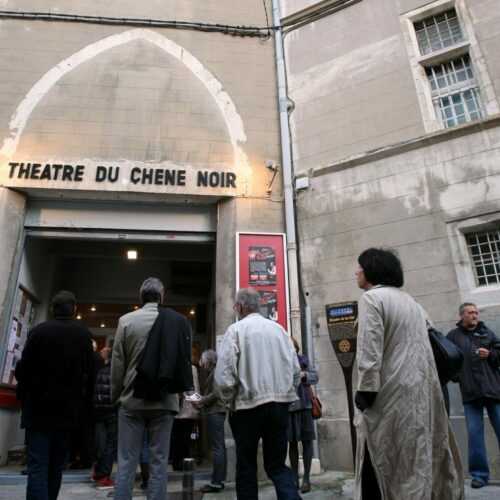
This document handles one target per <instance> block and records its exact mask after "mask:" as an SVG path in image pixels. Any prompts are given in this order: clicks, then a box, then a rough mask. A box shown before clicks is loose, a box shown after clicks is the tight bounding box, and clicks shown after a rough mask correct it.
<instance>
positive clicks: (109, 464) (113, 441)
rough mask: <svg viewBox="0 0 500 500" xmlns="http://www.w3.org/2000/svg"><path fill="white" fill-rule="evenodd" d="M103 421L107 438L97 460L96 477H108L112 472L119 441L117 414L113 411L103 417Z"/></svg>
mask: <svg viewBox="0 0 500 500" xmlns="http://www.w3.org/2000/svg"><path fill="white" fill-rule="evenodd" d="M101 423H102V425H103V426H104V428H105V429H106V438H105V441H104V446H103V449H102V452H101V454H100V456H99V459H98V461H97V467H96V479H101V478H103V477H108V476H109V475H110V474H111V471H112V470H113V462H114V460H115V455H116V447H117V441H118V420H117V418H116V414H114V413H113V414H111V415H107V416H106V417H103V418H102V420H101Z"/></svg>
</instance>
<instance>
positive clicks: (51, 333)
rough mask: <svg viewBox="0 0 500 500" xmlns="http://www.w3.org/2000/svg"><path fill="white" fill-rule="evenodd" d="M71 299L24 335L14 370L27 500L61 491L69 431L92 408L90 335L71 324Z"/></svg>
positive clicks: (65, 295) (62, 298)
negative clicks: (22, 430)
mask: <svg viewBox="0 0 500 500" xmlns="http://www.w3.org/2000/svg"><path fill="white" fill-rule="evenodd" d="M75 312H76V299H75V296H74V295H73V294H72V293H71V292H67V291H61V292H59V293H57V294H56V295H55V296H54V298H53V299H52V304H51V314H52V319H50V320H48V321H44V322H43V323H40V324H39V325H37V326H35V327H34V328H33V329H32V330H31V331H30V332H29V334H28V341H27V342H26V346H25V347H24V350H23V354H22V357H21V360H20V361H19V362H18V364H17V366H16V373H15V374H16V379H17V382H18V386H17V396H18V399H20V400H21V405H22V414H21V427H23V428H25V429H26V448H27V453H28V486H27V493H26V498H27V499H28V500H35V499H49V500H55V499H56V498H57V495H58V493H59V488H60V486H61V479H62V471H63V467H64V463H65V460H66V458H67V454H68V447H69V438H70V432H71V430H72V429H74V428H76V427H78V426H79V425H81V423H82V422H81V419H82V415H85V414H86V413H87V412H86V409H87V408H88V407H89V406H90V405H91V404H92V388H93V382H94V372H93V360H92V340H91V335H90V332H89V330H88V329H87V328H86V327H85V326H84V325H82V324H81V323H80V322H79V321H76V320H75V319H73V318H74V315H75Z"/></svg>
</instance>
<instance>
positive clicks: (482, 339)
mask: <svg viewBox="0 0 500 500" xmlns="http://www.w3.org/2000/svg"><path fill="white" fill-rule="evenodd" d="M459 314H460V321H459V322H458V323H457V328H455V329H454V330H452V331H450V332H449V333H448V335H447V337H448V339H450V340H451V341H452V342H453V343H454V344H456V345H457V346H458V347H459V348H460V349H461V350H462V353H463V355H464V362H463V365H462V370H461V371H460V373H459V376H458V382H459V384H460V390H461V392H462V401H463V404H464V413H465V421H466V424H467V435H468V458H469V473H470V475H471V477H472V482H471V486H472V488H482V487H483V486H485V485H486V484H488V479H489V472H490V471H489V467H488V458H487V455H486V447H485V444H484V422H483V414H484V409H485V408H486V411H487V412H488V416H489V417H490V422H491V425H492V426H493V429H494V431H495V434H496V437H497V440H498V447H499V450H500V371H499V369H500V339H499V338H498V337H497V336H496V335H495V334H494V333H493V332H492V331H491V330H490V329H489V328H487V327H486V326H485V324H484V323H483V322H481V321H479V312H478V309H477V307H476V305H475V304H472V303H471V302H465V303H463V304H462V305H461V306H460V309H459Z"/></svg>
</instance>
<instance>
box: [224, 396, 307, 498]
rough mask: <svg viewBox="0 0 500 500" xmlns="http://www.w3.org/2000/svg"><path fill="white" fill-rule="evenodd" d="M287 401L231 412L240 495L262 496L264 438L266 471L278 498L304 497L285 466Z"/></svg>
mask: <svg viewBox="0 0 500 500" xmlns="http://www.w3.org/2000/svg"><path fill="white" fill-rule="evenodd" d="M288 407H289V405H288V404H287V403H267V404H263V405H261V406H257V407H256V408H252V409H250V410H240V411H237V412H233V413H231V415H230V416H229V425H230V426H231V430H232V432H233V437H234V441H235V444H236V496H237V498H238V500H256V499H258V498H259V493H258V484H257V450H258V446H259V440H260V439H261V438H262V451H263V458H264V470H265V471H266V474H267V475H268V477H269V479H271V481H272V482H273V483H274V488H275V489H276V495H277V498H278V500H296V499H300V495H299V494H298V493H297V488H296V487H295V484H294V483H293V479H292V473H291V471H290V469H289V468H288V467H287V466H286V465H285V460H286V453H287V445H288V440H287V428H288Z"/></svg>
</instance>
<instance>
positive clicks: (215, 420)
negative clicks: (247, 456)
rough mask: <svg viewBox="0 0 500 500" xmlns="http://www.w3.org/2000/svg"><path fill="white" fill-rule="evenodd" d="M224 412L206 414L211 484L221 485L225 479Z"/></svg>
mask: <svg viewBox="0 0 500 500" xmlns="http://www.w3.org/2000/svg"><path fill="white" fill-rule="evenodd" d="M225 420H226V414H225V413H210V414H209V415H207V426H208V436H209V438H210V450H211V451H212V462H213V469H212V481H211V482H210V484H211V485H212V486H223V483H224V481H225V480H226V471H227V455H226V443H225V440H224V421H225Z"/></svg>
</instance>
